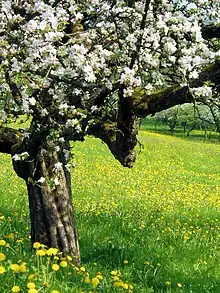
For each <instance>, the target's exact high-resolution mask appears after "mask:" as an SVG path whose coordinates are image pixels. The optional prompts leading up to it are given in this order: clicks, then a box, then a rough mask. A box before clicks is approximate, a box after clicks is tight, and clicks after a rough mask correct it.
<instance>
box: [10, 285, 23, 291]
mask: <svg viewBox="0 0 220 293" xmlns="http://www.w3.org/2000/svg"><path fill="white" fill-rule="evenodd" d="M11 291H12V292H20V291H21V289H20V287H19V286H13V287H12V289H11Z"/></svg>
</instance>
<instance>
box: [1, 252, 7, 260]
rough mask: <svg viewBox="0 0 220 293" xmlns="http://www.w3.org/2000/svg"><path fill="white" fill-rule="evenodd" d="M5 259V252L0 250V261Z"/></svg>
mask: <svg viewBox="0 0 220 293" xmlns="http://www.w3.org/2000/svg"><path fill="white" fill-rule="evenodd" d="M5 259H6V256H5V254H4V253H2V252H0V261H4V260H5Z"/></svg>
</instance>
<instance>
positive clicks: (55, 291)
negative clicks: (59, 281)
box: [51, 290, 60, 293]
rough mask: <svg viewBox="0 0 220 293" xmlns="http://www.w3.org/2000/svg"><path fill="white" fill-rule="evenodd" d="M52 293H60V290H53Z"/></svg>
mask: <svg viewBox="0 0 220 293" xmlns="http://www.w3.org/2000/svg"><path fill="white" fill-rule="evenodd" d="M51 293H60V291H58V290H53V291H52V292H51Z"/></svg>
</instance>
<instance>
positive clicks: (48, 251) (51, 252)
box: [46, 248, 58, 256]
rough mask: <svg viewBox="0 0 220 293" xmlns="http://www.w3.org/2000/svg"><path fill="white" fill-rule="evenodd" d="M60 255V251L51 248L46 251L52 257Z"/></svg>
mask: <svg viewBox="0 0 220 293" xmlns="http://www.w3.org/2000/svg"><path fill="white" fill-rule="evenodd" d="M57 253H58V249H57V248H49V249H47V250H46V254H47V255H49V256H51V255H56V254H57Z"/></svg>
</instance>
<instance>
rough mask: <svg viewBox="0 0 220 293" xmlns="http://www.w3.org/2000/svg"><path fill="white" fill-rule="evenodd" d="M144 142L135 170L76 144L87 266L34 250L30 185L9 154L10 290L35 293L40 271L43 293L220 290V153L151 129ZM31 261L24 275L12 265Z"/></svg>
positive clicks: (4, 282)
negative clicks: (31, 285)
mask: <svg viewBox="0 0 220 293" xmlns="http://www.w3.org/2000/svg"><path fill="white" fill-rule="evenodd" d="M139 140H140V141H141V143H142V144H143V145H144V149H142V150H141V152H140V153H139V155H138V159H137V162H136V165H135V167H134V168H133V169H125V168H123V167H122V166H120V164H119V163H118V162H117V161H115V160H114V158H113V157H112V155H111V154H110V152H109V151H108V149H107V147H106V146H105V145H104V144H102V143H101V142H100V141H98V140H97V139H94V138H87V139H86V141H85V142H84V143H83V144H82V143H76V144H75V146H74V153H75V162H76V164H77V166H76V168H75V169H74V170H73V175H72V179H73V181H72V187H73V201H74V205H75V210H76V215H77V224H78V231H79V238H80V246H81V257H82V269H77V268H75V267H73V266H72V265H71V261H70V260H68V259H61V257H60V256H59V255H58V254H56V255H53V256H48V255H47V253H46V251H47V250H46V249H44V248H38V249H37V250H34V251H31V249H30V244H29V222H28V221H27V219H28V203H27V195H26V190H25V184H24V182H23V181H22V180H20V179H19V178H17V177H16V176H15V174H14V172H13V170H12V167H11V163H10V157H9V156H5V155H1V167H0V168H1V169H0V178H1V186H0V195H1V207H0V212H1V215H2V217H1V218H0V219H1V220H0V223H1V224H0V225H1V226H0V229H1V230H0V231H1V232H0V233H1V236H0V239H2V240H5V241H6V245H2V246H0V252H2V253H3V254H4V255H5V256H6V259H5V260H2V261H0V284H1V290H0V292H1V293H4V292H5V293H8V292H11V289H12V287H13V286H15V285H17V286H19V287H20V288H21V292H28V290H30V288H29V289H28V288H27V283H28V282H32V281H30V278H29V279H28V276H30V275H33V274H35V275H34V276H35V277H34V278H33V282H34V283H35V287H36V288H33V289H35V290H39V292H53V290H58V291H60V292H84V293H88V292H105V293H106V292H109V293H110V292H128V291H131V292H137V293H150V292H155V293H162V292H167V293H168V292H170V293H174V292H177V293H178V292H184V293H186V292H192V293H209V292H210V293H218V292H219V288H220V281H219V280H220V267H219V258H220V225H219V223H220V212H219V208H220V146H219V145H218V144H206V143H203V142H192V141H184V140H182V139H178V138H175V137H170V136H163V135H159V134H152V133H147V132H141V133H140V136H139ZM0 243H1V242H0ZM7 243H8V245H7ZM7 246H8V247H7ZM39 250H45V252H44V253H45V254H46V255H42V256H37V255H36V254H35V253H36V251H39ZM44 253H42V254H44ZM0 259H1V255H0ZM62 261H66V262H67V266H66V267H62V266H61V265H60V264H61V262H62ZM22 263H26V264H25V266H26V270H25V271H24V272H17V273H16V272H14V271H13V270H12V269H11V268H10V265H11V264H18V265H19V266H20V265H22ZM53 264H57V265H59V269H58V270H57V271H55V270H53V268H52V265H53ZM1 266H2V267H4V268H5V269H6V272H4V273H2V274H1ZM99 276H101V277H99ZM97 279H98V281H97ZM92 280H93V281H92ZM30 292H31V291H30ZM33 292H34V291H33V290H32V293H33ZM53 293H56V292H53Z"/></svg>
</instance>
